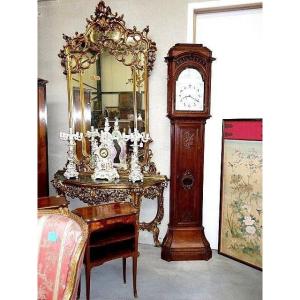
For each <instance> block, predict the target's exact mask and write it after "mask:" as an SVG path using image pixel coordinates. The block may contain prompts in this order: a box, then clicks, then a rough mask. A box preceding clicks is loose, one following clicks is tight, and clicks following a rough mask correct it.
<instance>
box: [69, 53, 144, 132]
mask: <svg viewBox="0 0 300 300" xmlns="http://www.w3.org/2000/svg"><path fill="white" fill-rule="evenodd" d="M142 77H143V74H141V72H139V71H138V70H135V69H134V68H132V67H130V66H126V65H124V64H123V63H121V62H119V61H117V60H116V59H115V57H114V56H112V55H110V54H109V53H108V52H107V51H104V52H103V53H101V54H100V55H98V56H97V59H96V61H95V63H93V64H91V65H90V66H89V68H88V69H85V70H83V71H82V72H81V73H78V74H73V75H72V86H73V97H74V100H75V101H74V102H76V103H80V84H82V87H83V91H84V104H83V105H84V108H85V109H84V114H85V115H86V116H85V117H84V118H85V119H86V120H87V119H89V120H90V122H88V125H89V126H94V128H98V129H99V131H100V130H101V129H104V123H105V118H106V117H107V118H108V119H109V123H110V124H109V125H110V126H111V127H113V124H114V122H115V118H118V119H119V128H120V131H121V132H125V133H128V132H129V133H130V132H131V131H133V129H134V118H135V117H134V116H135V112H134V108H135V103H134V101H136V110H137V120H136V121H137V127H138V129H139V130H140V131H145V122H144V121H145V108H146V107H145V96H144V80H143V78H142ZM81 81H82V83H81ZM134 83H135V84H134ZM134 91H135V95H136V99H134ZM74 109H75V111H77V112H79V111H80V110H77V109H76V107H74ZM77 114H78V113H77ZM77 117H78V118H82V117H83V116H79V115H78V116H77V115H76V113H75V114H74V119H76V118H77ZM74 121H75V123H77V122H76V120H74ZM85 129H87V128H85Z"/></svg>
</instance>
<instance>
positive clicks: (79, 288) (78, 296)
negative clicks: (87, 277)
mask: <svg viewBox="0 0 300 300" xmlns="http://www.w3.org/2000/svg"><path fill="white" fill-rule="evenodd" d="M80 291H81V278H80V279H79V283H78V290H77V299H80Z"/></svg>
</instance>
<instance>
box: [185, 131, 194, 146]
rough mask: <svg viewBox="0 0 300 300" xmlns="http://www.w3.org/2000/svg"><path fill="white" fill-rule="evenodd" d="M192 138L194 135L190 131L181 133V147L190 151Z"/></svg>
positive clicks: (192, 142)
mask: <svg viewBox="0 0 300 300" xmlns="http://www.w3.org/2000/svg"><path fill="white" fill-rule="evenodd" d="M194 137H195V134H194V133H192V132H191V131H190V130H184V131H183V146H184V148H186V149H190V148H191V146H193V144H194Z"/></svg>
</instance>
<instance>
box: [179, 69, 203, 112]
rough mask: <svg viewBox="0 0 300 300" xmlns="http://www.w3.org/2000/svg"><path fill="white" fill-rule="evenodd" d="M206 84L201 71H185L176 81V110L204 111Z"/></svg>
mask: <svg viewBox="0 0 300 300" xmlns="http://www.w3.org/2000/svg"><path fill="white" fill-rule="evenodd" d="M203 101H204V82H203V79H202V76H201V74H200V72H199V71H197V70H196V69H193V68H187V69H185V70H183V71H182V72H181V73H180V75H179V76H178V79H177V81H176V100H175V110H184V111H202V110H203Z"/></svg>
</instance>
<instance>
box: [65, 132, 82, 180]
mask: <svg viewBox="0 0 300 300" xmlns="http://www.w3.org/2000/svg"><path fill="white" fill-rule="evenodd" d="M59 137H60V139H61V140H63V141H68V142H69V144H68V152H67V154H68V162H67V168H66V171H65V172H64V176H65V177H66V178H67V179H70V178H78V175H79V173H78V171H77V170H76V164H75V149H76V141H82V137H83V134H82V133H79V132H76V133H74V132H73V129H72V128H70V129H69V133H66V132H60V133H59Z"/></svg>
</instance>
